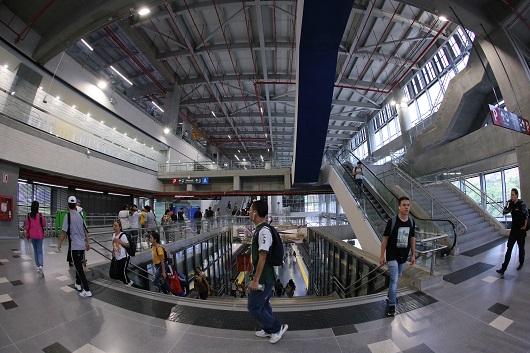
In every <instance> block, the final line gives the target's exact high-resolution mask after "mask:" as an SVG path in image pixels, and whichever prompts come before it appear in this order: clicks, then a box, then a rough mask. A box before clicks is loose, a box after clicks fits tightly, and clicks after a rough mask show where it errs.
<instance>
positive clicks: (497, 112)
mask: <svg viewBox="0 0 530 353" xmlns="http://www.w3.org/2000/svg"><path fill="white" fill-rule="evenodd" d="M489 107H490V111H491V120H492V121H493V125H497V126H502V127H505V128H507V129H510V130H513V131H517V132H521V133H523V134H526V135H530V124H529V123H528V120H526V119H523V118H522V117H520V116H518V115H516V114H514V113H511V112H509V111H507V110H504V109H501V108H497V107H494V106H493V105H491V104H490V106H489Z"/></svg>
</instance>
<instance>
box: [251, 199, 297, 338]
mask: <svg viewBox="0 0 530 353" xmlns="http://www.w3.org/2000/svg"><path fill="white" fill-rule="evenodd" d="M268 212H269V207H268V206H267V202H265V201H264V200H257V201H254V202H253V203H252V205H251V206H250V211H249V218H250V220H251V221H252V222H253V223H254V225H255V226H256V230H255V231H254V234H253V235H252V265H253V267H254V274H253V278H252V281H250V282H249V284H248V288H249V293H248V304H247V308H248V312H249V313H250V315H252V316H253V317H254V318H255V319H256V320H258V321H259V322H260V323H261V326H262V328H263V329H262V330H261V331H258V332H256V336H258V337H270V339H269V342H270V343H276V342H278V341H279V340H280V339H281V338H282V336H283V334H284V333H285V331H287V328H288V326H287V325H284V324H282V323H281V322H280V321H278V319H276V318H275V317H274V315H273V314H272V307H271V303H270V298H271V293H272V289H273V287H274V282H276V273H275V272H274V266H272V265H271V264H269V262H268V261H267V254H268V253H269V249H270V247H271V245H272V234H271V230H270V228H269V224H268V223H267V220H266V217H267V213H268Z"/></svg>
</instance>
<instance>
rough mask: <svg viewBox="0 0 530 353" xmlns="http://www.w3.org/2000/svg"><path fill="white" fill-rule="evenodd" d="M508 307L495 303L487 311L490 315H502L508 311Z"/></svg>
mask: <svg viewBox="0 0 530 353" xmlns="http://www.w3.org/2000/svg"><path fill="white" fill-rule="evenodd" d="M509 308H510V307H509V306H507V305H504V304H501V303H495V304H493V305H492V306H491V307H489V308H488V310H489V311H491V312H492V313H495V314H498V315H502V314H503V313H504V312H505V311H506V310H508V309H509Z"/></svg>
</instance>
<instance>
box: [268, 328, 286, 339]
mask: <svg viewBox="0 0 530 353" xmlns="http://www.w3.org/2000/svg"><path fill="white" fill-rule="evenodd" d="M288 328H289V326H288V325H282V328H281V329H280V331H279V332H277V333H273V334H272V335H271V339H270V340H269V342H270V343H276V342H278V341H279V340H280V339H281V338H282V336H283V334H284V333H285V331H287V329H288Z"/></svg>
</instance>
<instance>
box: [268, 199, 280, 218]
mask: <svg viewBox="0 0 530 353" xmlns="http://www.w3.org/2000/svg"><path fill="white" fill-rule="evenodd" d="M270 200H271V208H270V212H269V213H270V214H281V209H282V197H281V196H278V195H274V196H271V197H270Z"/></svg>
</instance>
